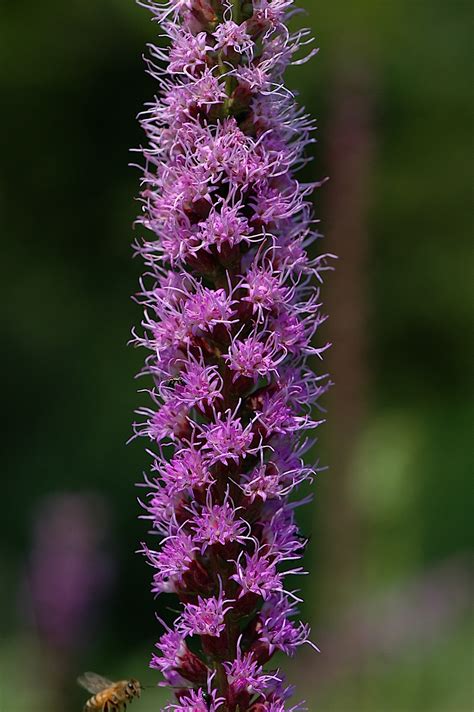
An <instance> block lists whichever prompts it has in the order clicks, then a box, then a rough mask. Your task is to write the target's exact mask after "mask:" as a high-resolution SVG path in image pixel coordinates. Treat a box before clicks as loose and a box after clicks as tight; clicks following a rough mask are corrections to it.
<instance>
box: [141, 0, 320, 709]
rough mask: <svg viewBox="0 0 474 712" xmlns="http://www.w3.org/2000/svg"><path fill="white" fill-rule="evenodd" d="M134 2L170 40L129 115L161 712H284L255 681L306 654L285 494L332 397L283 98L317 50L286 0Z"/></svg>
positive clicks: (291, 128) (293, 137) (292, 123)
mask: <svg viewBox="0 0 474 712" xmlns="http://www.w3.org/2000/svg"><path fill="white" fill-rule="evenodd" d="M143 4H145V5H146V6H147V7H148V8H149V9H150V10H151V11H152V13H153V15H154V18H155V19H156V20H157V21H158V22H159V23H160V25H161V28H162V30H163V32H164V33H165V35H166V36H167V37H168V39H169V42H168V46H167V47H166V48H163V47H162V46H151V47H150V56H149V60H148V68H149V72H150V74H151V75H152V76H153V77H154V78H156V79H157V80H158V82H159V89H158V96H157V98H155V99H154V100H153V101H152V102H151V103H150V104H149V105H148V106H147V108H146V110H145V111H144V112H143V114H142V115H141V123H142V126H143V129H144V131H145V134H146V137H147V144H146V147H145V148H143V150H142V152H143V156H144V168H143V178H142V184H141V193H140V197H141V201H142V212H141V215H140V218H139V220H138V222H139V224H141V226H142V227H143V228H144V229H146V230H147V231H148V236H147V237H146V238H145V239H143V241H141V242H138V243H137V244H136V251H137V253H139V255H140V256H141V257H142V259H143V261H144V263H145V269H144V276H143V278H142V280H141V282H140V292H139V294H137V295H136V299H137V301H138V302H139V303H140V304H141V305H142V307H143V320H142V324H141V329H140V330H137V332H135V333H134V337H135V343H136V344H137V345H138V346H142V347H145V349H147V350H148V352H149V353H148V356H147V357H146V360H145V365H144V368H143V370H142V373H141V375H143V376H147V377H148V379H149V381H150V382H151V385H150V386H149V390H148V393H149V396H150V402H149V403H147V404H146V405H145V406H143V407H142V408H140V409H139V410H138V411H137V415H138V416H139V417H138V418H137V422H136V423H135V425H134V430H135V435H136V436H140V437H144V438H146V439H147V440H148V443H147V451H148V452H149V453H150V454H152V457H153V463H152V466H151V471H150V474H149V475H147V477H146V480H145V487H146V489H147V494H146V496H145V498H144V501H143V506H144V508H145V514H144V515H143V516H144V518H146V519H149V520H150V522H151V525H152V529H153V531H154V533H155V534H156V535H157V538H156V539H155V543H154V544H153V548H148V546H147V545H143V552H144V553H145V555H146V556H147V559H148V562H149V563H150V564H151V566H152V567H153V570H154V571H153V584H152V590H153V593H154V594H161V593H163V592H166V593H173V594H175V595H176V596H177V597H178V599H179V602H180V604H181V609H180V613H179V615H178V617H177V619H176V621H175V623H174V626H173V629H172V630H168V631H167V632H165V633H164V634H163V635H162V637H161V639H160V640H159V642H158V643H157V645H156V649H157V650H156V653H155V655H154V656H153V659H152V662H151V666H152V667H153V668H154V669H157V670H159V671H160V672H161V673H162V674H163V676H164V678H165V684H169V685H170V686H172V687H173V688H174V690H175V694H176V697H177V702H175V703H174V704H170V705H168V707H166V709H167V710H178V711H179V710H181V711H183V712H184V711H186V710H190V711H192V712H198V711H199V710H203V711H205V712H209V710H215V711H216V712H235V711H236V710H239V712H245V711H249V712H265V711H267V712H280V711H282V710H296V709H300V708H298V707H288V704H287V699H288V697H289V696H290V694H291V689H290V688H288V687H285V684H284V681H283V678H282V675H281V674H280V673H279V672H278V671H275V670H271V669H270V670H269V669H268V668H267V667H266V666H267V664H268V662H269V661H270V659H271V658H272V656H273V654H274V653H275V652H276V651H281V652H283V653H285V654H287V655H293V654H294V653H295V651H296V649H297V648H298V647H299V646H300V645H302V644H304V643H308V642H309V632H310V631H309V628H308V626H307V625H305V624H304V623H302V622H300V621H298V619H297V615H298V611H297V604H298V602H299V600H300V599H299V598H298V597H297V595H296V594H295V592H293V591H292V590H291V589H290V588H289V581H290V580H291V577H292V575H295V574H302V573H305V572H304V571H303V570H302V569H301V567H300V566H299V564H298V562H299V560H300V559H301V557H302V556H303V552H304V548H305V545H306V540H305V539H304V538H303V537H302V536H301V535H300V533H299V529H298V525H297V522H296V519H295V509H296V507H297V506H299V504H302V503H303V502H298V501H295V498H294V496H293V495H294V492H295V490H296V489H297V487H298V486H299V485H300V484H301V483H302V482H303V481H305V480H308V481H310V482H311V481H312V479H313V478H314V476H315V475H316V473H317V469H318V468H317V465H316V464H313V465H312V466H311V465H310V464H307V463H305V462H304V459H303V455H304V453H305V452H307V451H308V449H309V447H310V446H311V444H312V442H311V440H310V439H309V438H308V434H309V433H311V432H312V431H313V430H314V429H315V428H317V427H318V426H319V425H320V424H321V422H323V421H321V420H318V419H315V418H314V410H315V406H316V407H317V405H318V404H317V402H318V400H319V398H320V397H321V396H322V395H323V394H324V393H325V392H326V391H327V389H328V387H329V385H330V383H329V380H328V378H327V375H325V374H323V373H318V374H317V373H315V372H314V371H313V370H312V369H313V367H314V363H313V361H317V359H312V361H311V364H310V363H309V360H308V359H309V358H311V357H314V356H318V357H319V358H321V357H322V355H323V352H324V350H325V348H326V347H327V345H324V344H323V345H319V346H317V345H315V343H314V337H315V335H316V332H317V330H318V327H319V326H320V324H322V323H323V321H324V319H325V317H324V314H323V313H322V312H321V302H320V297H319V289H318V287H319V285H320V283H321V281H322V276H323V273H324V271H325V270H326V269H328V256H327V255H320V256H318V257H314V256H311V257H310V256H309V255H308V249H309V248H310V246H311V245H312V243H313V242H314V241H315V240H316V239H317V238H318V237H319V235H318V233H317V231H316V229H315V221H314V216H313V212H312V203H311V194H312V192H313V190H314V189H315V188H316V187H317V185H318V184H316V183H314V184H307V183H302V182H300V181H298V180H297V177H296V175H297V171H298V170H299V169H300V168H301V167H303V166H304V165H305V163H306V162H307V159H306V158H305V149H306V147H307V146H308V144H309V143H311V142H312V138H311V133H312V131H313V129H314V125H313V122H312V120H311V119H310V117H309V116H308V115H307V114H306V113H305V112H304V110H303V109H302V108H300V107H298V105H297V104H296V103H295V99H294V96H293V94H292V93H291V92H290V91H289V90H288V89H286V88H285V86H284V83H283V75H284V72H285V69H286V68H287V66H288V65H289V64H300V63H301V62H302V61H305V60H306V59H308V58H309V57H311V56H312V55H313V54H314V51H308V50H307V49H305V48H306V46H307V45H309V43H310V41H311V39H310V37H309V34H308V31H307V30H299V31H296V32H295V33H292V32H290V30H289V29H288V24H287V23H288V20H289V17H290V16H292V15H293V14H294V10H295V8H294V2H293V0H253V2H252V0H168V2H159V1H158V0H157V1H156V2H155V1H154V0H148V1H147V0H144V3H143ZM302 48H303V49H302Z"/></svg>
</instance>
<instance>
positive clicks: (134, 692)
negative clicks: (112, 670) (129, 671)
mask: <svg viewBox="0 0 474 712" xmlns="http://www.w3.org/2000/svg"><path fill="white" fill-rule="evenodd" d="M77 682H78V683H79V685H80V686H81V687H83V688H84V689H85V690H87V691H88V692H92V694H93V696H92V697H90V698H89V699H88V700H87V702H86V704H85V705H84V708H83V712H122V710H126V709H127V704H128V703H129V702H131V701H132V700H133V698H134V697H140V693H141V690H142V686H141V685H140V683H139V682H138V680H135V679H134V678H131V679H130V680H119V682H111V680H107V679H106V678H105V677H102V676H101V675H96V674H95V672H85V673H84V675H81V676H80V677H79V678H78V679H77Z"/></svg>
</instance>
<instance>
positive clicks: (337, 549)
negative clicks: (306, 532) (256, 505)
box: [319, 65, 374, 613]
mask: <svg viewBox="0 0 474 712" xmlns="http://www.w3.org/2000/svg"><path fill="white" fill-rule="evenodd" d="M332 96H333V101H332V108H331V111H330V114H329V117H328V132H327V146H328V160H327V164H328V173H329V175H330V181H329V184H328V195H327V202H326V209H325V214H326V218H325V223H326V225H327V237H326V240H325V242H326V245H325V247H326V249H327V250H328V251H329V252H332V253H334V254H336V255H338V257H339V259H338V262H337V263H336V270H335V272H334V273H333V274H332V275H331V278H330V279H328V280H327V286H326V287H325V304H326V309H327V313H328V314H329V315H330V320H329V322H328V331H329V337H328V338H329V340H330V341H331V342H332V343H333V347H332V349H331V350H330V352H329V353H328V358H327V364H328V370H329V372H330V373H331V377H332V379H333V380H334V382H335V387H334V388H333V389H332V390H331V392H330V394H329V396H328V398H327V407H328V411H329V415H330V417H329V421H328V432H327V435H326V437H327V442H328V462H329V464H330V470H329V472H328V474H327V476H326V477H325V478H324V484H323V485H322V488H323V490H322V498H323V499H324V504H323V506H321V508H320V511H321V516H322V523H321V526H322V531H321V546H322V552H321V555H322V562H321V563H322V566H321V574H320V577H319V581H320V582H321V587H322V599H323V600H322V605H323V607H324V609H325V613H326V612H327V611H331V610H336V609H337V608H338V607H340V606H343V605H345V604H347V602H348V600H349V599H350V592H351V589H352V588H353V585H354V581H355V580H356V577H357V570H358V567H359V548H360V531H359V522H358V519H357V513H356V511H355V508H354V505H353V501H352V499H353V498H352V496H351V473H352V466H353V460H354V453H355V449H356V446H357V442H358V439H359V437H360V434H361V429H362V427H363V423H364V419H365V416H366V401H367V384H368V374H367V272H368V266H367V253H368V226H367V223H368V208H369V197H370V181H371V172H372V161H373V152H374V146H373V130H372V129H373V126H372V124H373V120H372V114H373V101H372V87H371V82H370V76H369V74H368V71H367V69H366V68H358V69H356V68H354V67H353V66H350V67H348V66H344V65H342V66H341V67H339V70H338V73H337V75H336V78H335V80H334V88H333V93H332Z"/></svg>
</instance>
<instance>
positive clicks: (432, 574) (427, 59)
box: [0, 0, 474, 712]
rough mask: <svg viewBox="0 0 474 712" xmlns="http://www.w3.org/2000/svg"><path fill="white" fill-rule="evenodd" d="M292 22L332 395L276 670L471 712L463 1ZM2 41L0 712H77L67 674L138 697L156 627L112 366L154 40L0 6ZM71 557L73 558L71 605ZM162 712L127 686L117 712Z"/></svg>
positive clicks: (150, 30)
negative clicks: (313, 130) (293, 652)
mask: <svg viewBox="0 0 474 712" xmlns="http://www.w3.org/2000/svg"><path fill="white" fill-rule="evenodd" d="M301 4H302V5H303V6H304V7H305V8H306V9H307V11H308V13H309V19H308V18H307V21H308V24H310V25H311V27H312V28H313V30H314V32H315V34H316V37H317V44H318V46H320V47H321V53H320V54H319V55H318V58H317V59H316V60H313V61H312V62H311V63H310V64H306V65H304V66H303V67H299V68H292V69H291V70H290V73H289V83H290V86H291V87H292V88H293V89H294V90H298V91H299V92H300V95H301V101H302V102H303V103H304V104H306V106H307V107H308V109H309V110H310V111H311V113H312V114H313V115H315V116H316V117H318V122H319V127H320V130H319V132H318V143H317V144H316V146H315V147H314V155H315V161H314V162H313V163H312V164H311V165H310V166H309V167H308V168H307V169H306V176H305V177H306V178H312V179H315V178H317V179H318V178H321V177H324V176H325V175H330V176H331V180H330V181H329V182H328V183H326V184H325V186H324V187H323V188H322V189H321V190H320V191H319V193H318V195H317V196H316V202H317V213H318V216H319V217H320V218H321V221H322V230H323V232H324V234H325V235H326V239H325V244H324V245H323V249H324V250H328V251H331V252H336V253H337V254H338V255H339V258H340V259H339V261H338V264H337V271H336V272H334V273H333V274H332V275H330V278H329V279H328V280H327V284H326V285H325V288H324V293H323V296H324V298H325V302H326V308H327V311H328V312H329V313H330V316H331V319H330V320H329V322H328V325H327V327H326V334H325V335H324V336H327V338H329V339H330V340H331V341H333V342H334V347H333V349H332V351H331V353H330V355H329V356H328V359H327V368H328V369H330V370H331V372H332V373H333V377H334V380H335V381H336V384H337V385H336V387H335V388H334V389H333V392H332V393H331V395H330V397H328V398H327V401H326V406H327V408H328V411H329V421H328V424H327V425H326V426H325V427H324V428H322V429H321V430H320V442H319V445H318V448H317V450H318V452H317V456H318V457H320V458H321V460H322V461H323V462H324V463H328V464H329V465H330V468H329V469H328V470H327V471H325V472H324V473H322V474H321V475H320V478H319V481H318V482H317V483H316V486H315V492H316V497H315V501H314V503H313V504H312V505H310V506H309V507H307V508H306V511H305V512H304V513H302V517H301V524H302V527H303V529H304V531H305V533H306V534H310V535H311V546H310V548H309V551H308V555H307V558H308V561H307V564H308V566H309V567H310V569H311V577H307V578H306V579H305V581H304V582H303V584H304V594H305V598H306V603H305V607H304V611H303V613H304V615H305V617H306V618H307V619H309V620H310V621H311V623H312V627H313V639H314V640H315V641H316V642H317V643H318V645H319V646H320V648H321V650H322V653H321V654H320V655H316V654H313V653H311V652H310V651H309V649H308V650H304V651H301V653H300V655H299V656H297V658H296V659H295V660H293V661H290V663H289V664H286V663H284V661H282V662H283V664H284V665H286V667H287V668H288V672H289V675H290V677H291V678H292V680H293V681H294V682H296V683H297V687H298V690H297V698H306V700H307V704H308V708H309V710H310V712H313V711H315V712H316V711H317V712H385V711H387V712H389V711H390V712H428V711H430V712H431V711H433V712H468V710H471V709H472V708H473V705H474V698H473V690H472V662H473V649H472V640H473V638H472V625H471V622H472V616H471V615H470V612H469V594H470V590H472V587H471V583H472V580H471V579H470V574H469V552H470V551H471V550H472V523H471V519H472V517H471V516H470V514H471V511H472V507H471V503H470V501H469V500H470V498H469V494H470V488H469V483H470V468H469V464H470V459H471V452H472V448H471V447H470V438H469V434H470V433H469V424H470V422H472V417H471V416H472V410H473V399H472V393H471V392H470V389H471V384H472V381H471V377H472V370H471V362H472V355H471V351H470V343H469V338H470V332H469V315H470V307H471V304H472V297H473V295H472V292H473V289H472V283H473V281H472V278H471V279H470V274H469V257H470V249H469V247H470V245H469V239H470V228H471V220H470V197H471V192H470V187H469V185H470V178H471V176H472V159H471V157H470V149H472V143H471V122H472V102H471V100H470V97H471V96H472V94H471V91H470V87H469V82H468V77H469V71H468V70H469V67H470V66H471V64H470V58H471V54H470V43H469V37H470V29H471V27H472V20H473V13H472V9H471V3H470V2H469V1H468V0H466V1H464V0H452V1H451V2H446V0H443V1H441V0H400V1H399V2H395V0H359V1H358V2H356V1H355V0H340V1H339V2H337V3H333V2H326V3H324V2H318V3H316V2H315V1H314V0H306V2H302V3H301ZM0 32H1V35H0V87H1V96H2V111H1V121H2V124H3V126H2V130H1V132H0V137H1V141H2V149H1V155H2V161H1V169H0V170H1V184H0V230H1V233H2V236H3V244H4V248H3V254H4V259H3V265H4V272H3V284H4V289H3V294H4V297H3V306H4V309H3V312H4V324H3V329H2V331H3V337H4V348H3V349H2V355H1V358H2V360H3V364H2V371H3V373H4V385H3V395H4V409H5V412H4V416H5V426H4V431H3V442H4V445H5V448H4V455H3V463H4V465H3V471H4V474H3V478H2V505H3V506H2V510H3V513H2V517H1V520H0V527H1V538H0V568H1V572H2V573H1V581H0V711H1V712H16V711H20V710H21V711H22V712H57V710H62V712H69V711H71V712H74V710H79V709H81V704H82V703H83V700H84V696H83V695H82V694H81V692H80V690H78V689H76V686H75V677H76V675H77V674H78V673H80V672H82V671H83V670H85V669H92V670H96V671H98V672H100V673H103V674H106V675H108V676H111V677H113V678H119V677H121V676H122V675H125V676H127V675H128V676H131V675H133V676H136V677H139V678H140V679H142V680H143V681H145V682H146V683H149V684H155V683H156V681H157V676H155V675H154V674H153V673H152V672H151V671H149V670H148V669H147V665H148V659H149V655H150V652H151V650H152V647H153V643H154V641H155V640H156V639H157V637H158V635H159V632H160V626H159V624H158V622H157V621H156V620H155V618H154V612H155V610H158V611H159V613H160V615H165V616H167V615H170V614H169V612H168V609H169V608H170V607H171V608H172V607H173V603H172V601H171V600H165V599H163V600H160V601H159V602H158V603H155V602H154V601H153V599H152V596H151V594H150V593H149V578H150V570H149V569H148V568H147V566H146V565H145V563H144V561H143V560H142V559H141V557H140V556H137V555H136V554H135V553H134V551H135V550H136V549H137V548H138V546H139V542H140V539H141V538H143V537H144V536H145V531H146V526H145V522H143V521H138V520H137V515H138V514H139V511H140V510H139V506H138V504H137V502H136V498H137V495H138V494H139V490H137V489H136V488H135V487H134V483H135V482H137V481H139V480H140V479H141V472H142V470H144V469H145V468H146V466H147V465H148V460H147V457H146V455H145V454H144V452H143V443H142V442H139V443H136V442H135V443H132V444H131V445H129V446H128V447H127V446H126V445H125V442H126V440H127V439H128V437H129V435H130V432H131V428H130V422H131V420H132V411H133V409H134V408H135V407H137V406H138V405H139V403H140V402H141V401H140V396H138V395H137V394H136V389H137V382H136V381H134V380H133V376H134V374H135V372H136V371H137V370H138V369H139V367H140V364H141V359H142V358H143V354H142V353H140V352H137V351H135V350H134V349H132V348H127V346H126V342H127V339H128V337H129V332H130V328H131V326H132V325H133V324H134V323H138V322H139V319H140V313H139V310H138V308H137V307H136V306H135V305H134V304H133V303H132V302H131V300H130V298H129V295H131V294H132V293H133V292H134V291H135V290H136V285H137V279H138V276H139V273H140V264H139V263H138V262H137V261H136V260H135V261H134V260H132V254H131V249H130V247H129V245H130V243H131V241H132V237H133V236H132V228H131V225H132V222H133V219H134V217H135V215H136V213H137V212H138V205H137V203H136V202H135V201H134V198H133V196H135V195H136V193H137V190H138V188H137V185H138V173H137V171H136V170H134V169H131V168H129V167H128V166H127V164H128V162H129V161H130V160H133V155H132V156H131V155H130V154H129V152H128V149H129V147H130V146H138V145H139V144H140V142H141V141H142V136H141V132H140V130H139V127H138V125H137V122H136V119H135V116H136V114H137V113H138V112H139V110H140V109H141V107H142V106H143V104H144V102H145V101H146V100H148V99H149V98H151V97H152V95H153V93H154V91H155V89H156V87H155V86H154V85H153V82H152V80H151V79H150V78H149V77H147V76H146V75H145V73H144V67H143V64H142V59H141V55H142V53H143V51H144V48H145V44H146V43H147V42H149V41H153V40H156V36H157V28H156V26H155V25H152V24H151V23H150V22H149V17H148V14H147V13H146V12H145V11H143V10H141V9H140V8H138V7H136V6H135V5H134V3H133V2H132V0H93V1H92V0H70V1H69V2H63V1H60V0H42V1H41V2H33V1H32V0H2V2H1V3H0ZM315 457H316V454H315ZM71 502H72V503H73V504H71ZM81 502H82V504H81ZM65 503H66V505H65ZM67 503H69V504H67ZM74 503H75V504H74ZM78 503H79V504H78ZM76 505H77V506H76ZM65 506H66V510H64V507H65ZM61 508H63V509H61ZM63 510H64V511H66V514H64V511H63ZM58 511H59V514H58ZM52 512H55V514H51V513H52ZM61 512H62V514H61ZM68 512H69V514H68ZM84 512H86V514H85V513H84ZM45 522H46V523H45ZM55 522H56V523H55ZM48 527H49V529H48ZM55 527H56V528H55ZM81 527H82V529H83V530H85V532H86V534H85V536H86V538H87V537H88V539H87V541H88V542H89V544H88V546H89V545H90V546H89V548H88V547H87V546H86V547H85V549H84V547H83V545H82V544H81V541H82V540H81V541H77V540H76V539H77V538H79V539H80V535H79V534H77V537H76V533H77V532H80V531H82V530H81ZM41 532H42V533H41ZM48 537H49V539H48ZM51 537H52V538H53V540H54V541H53V542H52V543H51ZM81 547H82V548H81ZM97 551H99V553H100V556H99V557H98V556H95V559H94V555H95V554H97ZM84 552H85V553H84ZM91 552H92V559H87V557H88V556H90V555H91ZM94 552H95V554H94ZM74 556H76V558H78V560H79V564H78V570H80V565H81V561H82V563H83V562H84V561H86V563H87V561H90V562H92V563H90V564H89V567H90V571H89V573H90V578H91V582H89V583H90V585H89V584H88V587H87V586H85V587H84V586H83V585H82V583H81V585H77V586H76V585H75V583H74V582H75V581H76V580H78V581H81V580H82V579H81V578H80V576H79V578H77V577H78V573H77V571H72V572H71V571H69V569H68V567H69V566H70V565H71V561H73V560H74ZM81 556H82V557H83V558H82V559H81ZM42 557H43V558H42ZM48 557H49V559H48ZM55 557H56V559H55ZM61 557H62V558H61ZM44 559H47V565H46V564H45V567H46V569H45V571H46V572H47V575H46V574H45V576H46V583H45V582H44V581H42V583H41V582H40V584H39V583H38V575H39V574H38V566H39V567H40V568H41V565H42V564H41V561H43V560H44ZM55 561H58V562H59V563H58V564H57V565H56V564H55ZM38 562H39V563H38ZM61 562H62V563H61ZM47 566H50V567H52V568H50V569H48V568H47ZM35 567H36V568H35ZM94 567H95V568H94ZM104 571H105V572H106V574H107V575H105V576H104V575H103V574H104ZM40 573H41V572H40ZM43 573H44V572H43ZM74 576H76V578H74ZM94 577H96V578H94ZM40 578H41V576H40ZM96 579H97V580H96ZM68 583H71V585H72V587H73V589H74V591H73V593H75V594H77V596H76V597H77V598H78V602H76V604H74V605H76V608H74V606H72V608H71V610H70V611H69V613H68V612H67V611H66V612H65V613H64V616H66V619H67V616H68V615H69V619H71V616H72V618H73V619H74V616H75V615H76V614H75V611H78V610H81V611H83V612H84V611H85V612H86V613H84V616H85V619H84V620H83V621H82V622H81V623H80V625H79V627H78V629H77V630H76V628H74V626H75V625H76V624H77V622H78V621H77V620H73V621H72V623H71V640H69V641H64V640H58V639H57V635H56V638H55V636H54V630H53V629H54V625H55V624H56V625H57V624H58V621H61V615H62V614H61V611H60V607H61V591H62V587H64V586H65V585H68ZM298 583H300V582H298ZM38 586H39V587H40V588H41V586H43V589H41V590H44V589H46V593H45V594H44V595H43V598H41V596H40V597H39V598H38V593H37V589H38ZM35 587H36V588H35ZM35 596H36V598H35ZM81 596H82V599H81ZM45 601H46V603H45ZM81 601H82V602H81ZM45 605H46V613H45ZM71 605H72V604H71ZM48 606H49V609H48ZM81 606H82V607H83V608H81ZM48 610H49V611H50V613H51V614H52V615H53V614H54V615H53V618H54V616H55V615H56V619H55V621H56V622H54V621H53V623H51V621H49V622H48V615H49V614H48ZM69 619H68V620H69ZM81 620H82V619H81ZM76 627H77V625H76ZM63 632H64V631H63ZM166 699H167V698H166V694H165V693H164V692H161V691H160V690H153V689H149V690H146V694H144V696H143V698H142V700H141V701H140V702H136V703H135V705H136V712H140V710H142V711H143V712H151V711H152V710H157V709H159V707H160V705H161V704H163V703H164V700H166ZM135 705H134V709H135Z"/></svg>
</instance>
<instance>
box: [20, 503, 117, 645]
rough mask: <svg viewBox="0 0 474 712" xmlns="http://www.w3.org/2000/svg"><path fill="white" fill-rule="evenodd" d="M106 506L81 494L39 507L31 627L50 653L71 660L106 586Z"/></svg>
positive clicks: (30, 584) (31, 582)
mask: <svg viewBox="0 0 474 712" xmlns="http://www.w3.org/2000/svg"><path fill="white" fill-rule="evenodd" d="M107 536H108V531H107V509H106V503H105V502H103V501H102V500H101V499H100V498H99V497H98V496H95V495H86V494H79V493H78V494H69V493H68V494H57V495H52V496H50V497H49V498H48V499H46V500H45V501H43V502H42V503H41V506H40V507H39V508H38V511H37V514H36V518H35V525H34V532H33V548H32V551H31V557H30V561H29V564H28V578H27V587H26V595H27V606H28V608H29V610H30V615H31V618H32V625H33V627H34V628H35V629H36V630H37V632H38V634H39V635H40V636H41V638H42V640H44V641H45V642H46V643H47V644H48V645H49V646H50V647H51V648H52V649H54V650H57V651H58V652H61V653H62V654H66V655H71V654H74V653H75V652H77V650H79V649H80V647H81V645H82V644H83V643H84V642H85V640H86V639H87V636H88V635H89V634H90V633H91V624H92V621H93V619H94V614H97V613H99V605H100V602H101V599H102V598H103V596H104V594H105V592H106V589H107V586H108V585H109V584H110V579H111V574H112V566H111V564H112V562H111V559H110V555H108V554H107V552H106V549H105V546H106V539H107Z"/></svg>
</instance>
